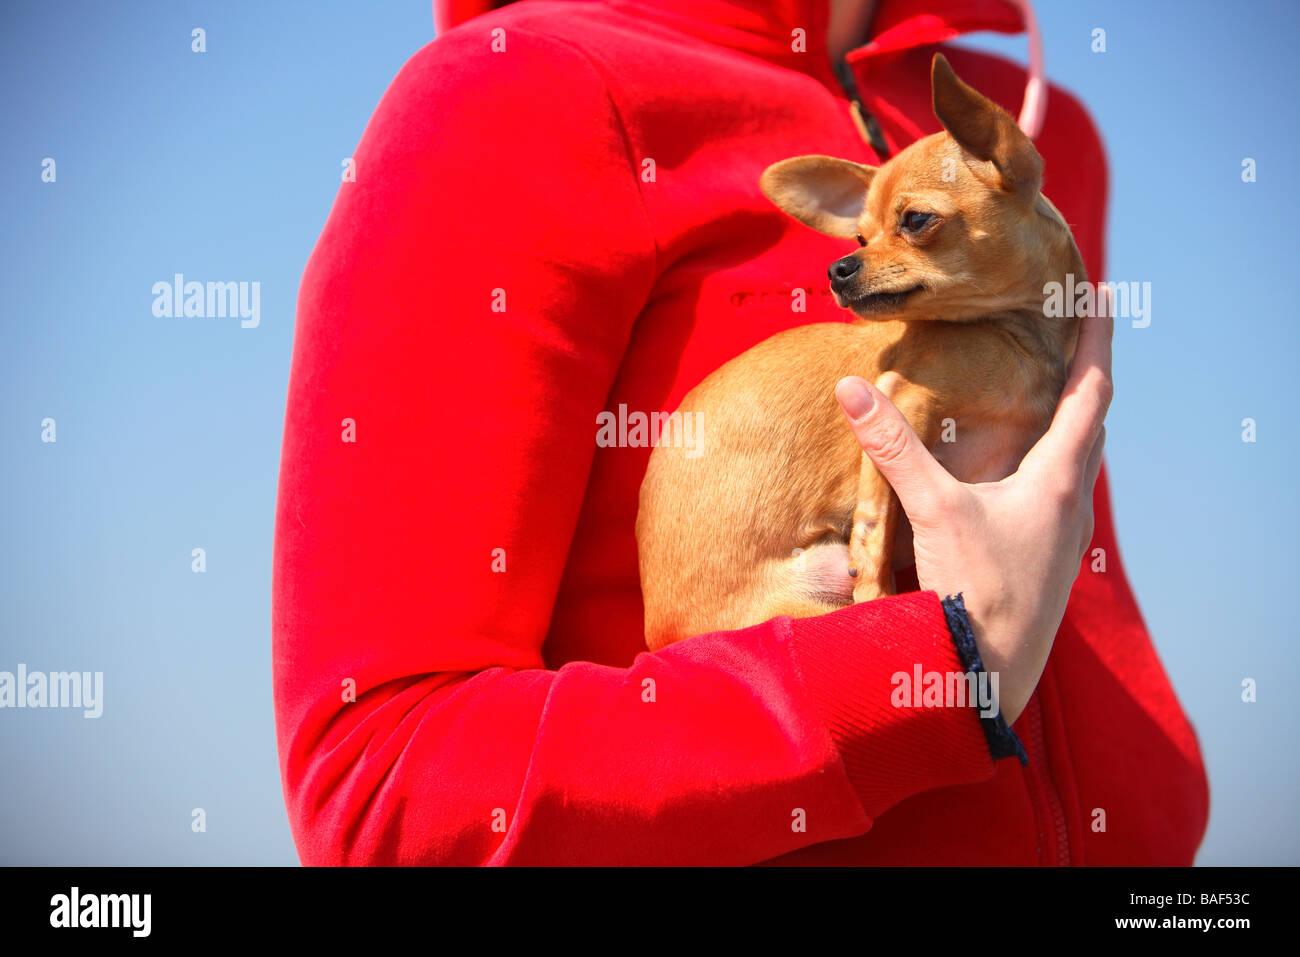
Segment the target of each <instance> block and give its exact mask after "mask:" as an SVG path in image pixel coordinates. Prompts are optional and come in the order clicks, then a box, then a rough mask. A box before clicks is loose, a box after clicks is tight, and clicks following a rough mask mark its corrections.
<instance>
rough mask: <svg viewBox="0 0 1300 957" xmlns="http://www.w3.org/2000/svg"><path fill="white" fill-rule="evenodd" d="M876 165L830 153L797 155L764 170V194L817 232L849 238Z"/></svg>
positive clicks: (762, 178) (852, 234) (855, 230)
mask: <svg viewBox="0 0 1300 957" xmlns="http://www.w3.org/2000/svg"><path fill="white" fill-rule="evenodd" d="M875 175H876V167H874V166H863V165H862V164H861V163H854V162H851V161H849V160H845V159H835V158H834V157H832V156H796V157H794V158H793V159H787V160H781V162H779V163H773V164H772V165H771V166H769V167H768V168H767V169H765V170H763V175H762V176H761V177H760V178H759V181H758V185H759V188H761V189H762V190H763V195H764V196H766V197H767V198H768V199H770V200H771V201H772V202H773V203H775V204H776V205H777V206H778V207H779V208H780V209H782V210H784V211H785V212H787V213H789V214H790V215H791V216H793V217H794V218H795V219H797V220H799V222H801V223H803V224H804V225H806V226H811V227H812V228H813V229H815V230H817V231H818V232H820V233H826V234H827V235H829V236H839V237H840V238H842V239H852V238H853V237H854V236H856V235H857V234H858V217H859V216H861V215H862V207H863V206H864V205H865V204H866V201H867V187H868V186H870V185H871V178H872V177H873V176H875Z"/></svg>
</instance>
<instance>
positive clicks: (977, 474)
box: [931, 417, 1042, 482]
mask: <svg viewBox="0 0 1300 957" xmlns="http://www.w3.org/2000/svg"><path fill="white" fill-rule="evenodd" d="M1041 435H1042V432H1041V431H1040V430H1038V429H1034V428H1029V427H1026V426H1025V425H1023V424H1020V423H1016V422H1007V421H1005V420H1002V421H999V420H989V419H983V418H979V419H977V418H974V417H971V418H970V419H968V420H967V421H964V422H963V420H962V418H961V417H955V418H951V419H947V420H946V421H945V426H944V428H943V429H942V431H941V432H940V435H939V440H938V441H937V442H936V443H935V444H934V447H933V448H932V449H931V451H932V452H933V453H934V457H935V458H936V459H938V460H939V463H940V464H941V465H942V466H943V467H944V468H945V469H947V470H948V471H949V472H950V473H951V474H952V475H953V477H955V478H957V479H959V480H961V481H963V482H996V481H999V480H1000V479H1004V478H1006V477H1007V476H1008V475H1010V474H1011V473H1013V472H1014V471H1016V469H1018V468H1019V467H1020V462H1021V460H1022V459H1023V458H1024V457H1025V453H1027V452H1028V451H1029V449H1030V448H1032V447H1033V445H1034V443H1035V442H1036V441H1038V439H1039V438H1040V437H1041Z"/></svg>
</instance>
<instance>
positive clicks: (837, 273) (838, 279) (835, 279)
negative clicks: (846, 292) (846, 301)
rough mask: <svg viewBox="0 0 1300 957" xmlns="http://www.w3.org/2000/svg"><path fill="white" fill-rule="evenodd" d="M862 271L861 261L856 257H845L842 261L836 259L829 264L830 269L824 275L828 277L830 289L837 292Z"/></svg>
mask: <svg viewBox="0 0 1300 957" xmlns="http://www.w3.org/2000/svg"><path fill="white" fill-rule="evenodd" d="M861 270H862V260H861V259H859V258H858V257H857V256H845V257H844V258H843V259H837V260H835V262H833V263H831V268H830V269H828V270H826V275H827V276H829V277H830V280H831V288H832V289H834V290H835V291H836V292H839V290H840V289H842V288H843V287H844V285H845V283H847V282H848V281H849V280H850V279H852V278H853V277H854V276H856V275H857V274H858V273H859V272H860V271H861Z"/></svg>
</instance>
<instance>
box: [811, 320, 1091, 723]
mask: <svg viewBox="0 0 1300 957" xmlns="http://www.w3.org/2000/svg"><path fill="white" fill-rule="evenodd" d="M1101 311H1104V312H1107V313H1108V312H1109V310H1108V309H1104V310H1101ZM1113 331H1114V321H1113V320H1112V319H1110V318H1084V319H1081V320H1080V329H1079V344H1078V348H1077V349H1076V351H1075V356H1074V360H1073V363H1072V365H1071V369H1070V378H1069V381H1068V382H1066V385H1065V389H1064V391H1063V392H1062V394H1061V401H1060V403H1059V405H1058V406H1057V409H1056V415H1055V417H1054V418H1053V420H1052V425H1051V428H1050V429H1049V430H1048V431H1047V433H1046V434H1045V435H1044V436H1043V437H1042V439H1040V440H1039V442H1038V444H1036V445H1035V446H1034V447H1033V448H1032V449H1030V451H1029V454H1028V455H1026V456H1025V459H1024V461H1023V462H1021V464H1020V468H1019V469H1017V470H1016V472H1015V474H1013V475H1010V476H1008V477H1007V478H1005V479H1003V480H1002V481H1000V482H991V483H982V484H977V485H967V484H964V483H962V482H959V481H957V480H956V479H954V478H953V477H952V476H951V475H949V474H948V472H947V471H946V470H945V469H944V467H943V466H942V465H940V464H939V463H938V461H937V460H936V459H935V458H934V456H932V455H931V454H930V452H929V450H928V449H926V448H925V446H924V445H922V444H921V441H920V440H919V439H918V438H917V437H916V433H915V432H913V431H912V428H911V426H910V425H908V423H907V420H906V419H904V418H903V416H902V414H901V413H900V412H899V411H898V409H897V408H896V407H895V406H894V404H893V403H892V402H890V401H889V399H888V398H887V397H886V396H885V395H884V393H882V392H881V391H880V390H879V389H877V388H875V387H874V386H873V385H871V384H870V383H868V382H867V381H866V380H864V379H861V378H859V377H857V376H848V377H846V378H845V379H842V380H841V381H840V383H839V385H837V386H836V390H835V391H836V395H837V396H838V397H839V399H840V403H841V405H849V406H850V407H861V404H862V403H861V402H853V401H852V397H851V395H850V394H851V393H852V392H853V390H857V389H865V390H866V392H867V395H868V396H869V397H870V398H871V399H872V400H873V401H872V404H871V408H870V409H869V410H868V411H866V412H865V413H864V414H862V415H860V416H859V417H858V418H856V419H854V418H853V417H852V416H851V415H849V413H848V409H847V408H846V409H845V414H846V415H849V421H850V424H851V427H852V429H853V432H854V434H855V435H856V436H857V439H858V442H859V443H860V444H861V445H862V449H863V451H865V452H866V453H867V455H869V456H870V457H871V460H872V461H873V462H874V463H875V464H876V468H878V469H879V470H880V472H881V474H882V475H884V477H885V478H886V480H888V482H889V484H890V485H891V486H893V489H894V492H895V493H896V494H897V495H898V500H899V502H900V503H901V504H902V506H903V511H904V512H906V513H907V517H908V519H909V520H910V521H911V525H912V535H913V547H914V551H915V558H916V576H917V580H918V582H919V583H920V586H921V588H922V589H923V590H929V589H933V590H934V591H936V592H938V593H939V595H940V597H943V596H946V595H956V594H957V593H958V592H962V593H963V598H964V601H965V604H966V611H967V612H968V614H969V616H970V620H971V626H972V628H973V630H974V632H975V643H976V645H977V646H978V647H979V651H980V656H981V657H982V658H983V660H984V667H985V670H987V671H989V672H994V671H996V672H998V673H999V678H998V681H999V685H1000V687H999V692H1000V694H999V704H1000V705H1001V709H1002V713H1003V715H1004V716H1005V718H1006V721H1007V723H1008V724H1010V723H1012V722H1013V721H1015V720H1016V718H1018V717H1019V716H1020V713H1021V711H1023V710H1024V708H1025V705H1026V704H1027V703H1028V702H1029V697H1030V695H1032V694H1033V691H1034V688H1035V687H1036V686H1037V684H1038V679H1039V677H1040V676H1041V675H1042V673H1043V667H1044V666H1045V665H1046V663H1047V655H1048V653H1049V652H1050V651H1051V650H1052V642H1053V641H1054V640H1055V637H1056V629H1057V628H1058V627H1059V626H1060V624H1061V619H1062V618H1063V617H1064V616H1065V605H1066V601H1067V600H1068V599H1069V597H1070V588H1071V586H1072V585H1073V584H1074V579H1075V577H1076V576H1077V575H1078V573H1079V563H1080V561H1081V560H1082V558H1083V555H1084V552H1085V551H1086V550H1087V547H1088V544H1089V542H1090V541H1091V540H1092V530H1093V517H1092V492H1093V487H1094V486H1095V484H1096V482H1097V473H1098V472H1099V471H1100V469H1101V450H1102V445H1103V443H1104V441H1105V430H1104V429H1103V427H1102V421H1103V420H1104V419H1105V417H1106V410H1107V408H1108V407H1109V406H1110V400H1111V394H1112V391H1113V387H1112V385H1111V368H1110V359H1111V335H1112V333H1113ZM846 398H847V399H849V401H848V402H846Z"/></svg>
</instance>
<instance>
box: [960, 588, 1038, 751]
mask: <svg viewBox="0 0 1300 957" xmlns="http://www.w3.org/2000/svg"><path fill="white" fill-rule="evenodd" d="M942 605H943V616H944V618H946V619H947V621H948V631H949V632H951V633H952V640H953V643H954V644H956V646H957V655H958V656H959V657H960V658H961V663H962V667H964V668H965V669H966V671H967V672H969V673H970V674H973V675H975V676H976V680H977V681H978V680H979V675H980V674H981V673H983V671H984V661H983V660H982V659H981V658H980V650H979V648H978V647H977V646H976V644H975V632H973V631H972V630H971V626H970V616H968V615H967V614H966V603H965V602H964V601H962V597H961V592H958V593H957V595H956V597H953V596H952V595H949V596H948V597H947V598H945V599H943V602H942ZM980 726H981V727H982V728H983V729H984V737H985V738H986V739H987V740H988V743H989V753H990V754H991V755H993V760H994V761H997V760H1000V759H1002V758H1009V757H1012V756H1013V755H1014V756H1015V757H1018V758H1019V759H1020V763H1021V764H1022V765H1025V764H1028V763H1029V755H1028V754H1026V753H1025V748H1024V746H1023V745H1022V744H1021V743H1020V739H1019V738H1018V737H1016V733H1015V732H1014V731H1012V730H1011V728H1010V727H1008V725H1007V720H1006V718H1004V717H1002V708H1001V707H999V708H998V713H997V714H995V715H993V716H992V717H985V716H984V715H980Z"/></svg>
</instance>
